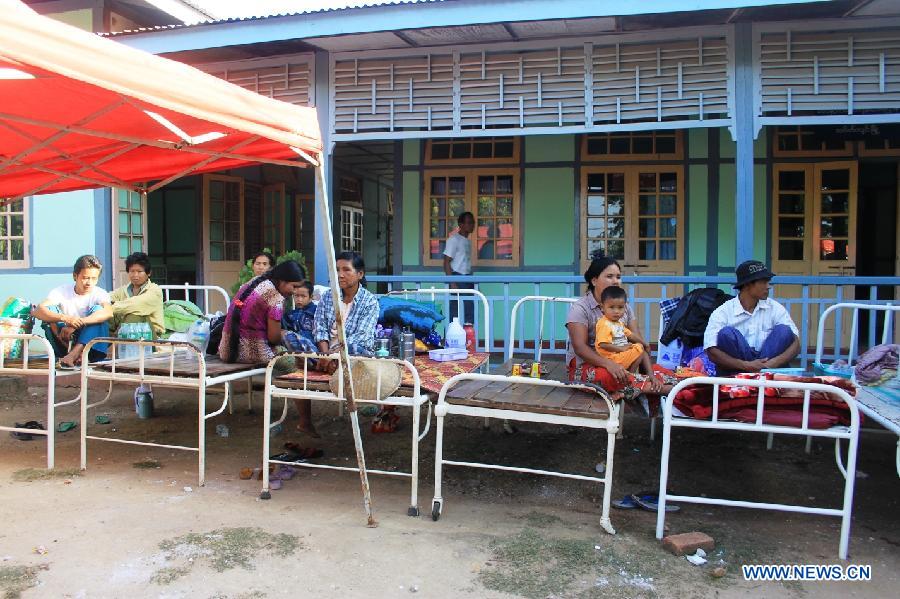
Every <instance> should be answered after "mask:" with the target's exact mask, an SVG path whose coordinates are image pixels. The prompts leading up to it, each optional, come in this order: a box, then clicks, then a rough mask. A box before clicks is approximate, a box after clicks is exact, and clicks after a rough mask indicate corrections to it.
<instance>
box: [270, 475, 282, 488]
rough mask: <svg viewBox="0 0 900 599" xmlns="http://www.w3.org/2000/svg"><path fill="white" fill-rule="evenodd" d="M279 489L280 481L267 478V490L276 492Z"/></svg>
mask: <svg viewBox="0 0 900 599" xmlns="http://www.w3.org/2000/svg"><path fill="white" fill-rule="evenodd" d="M280 488H281V480H280V479H277V478H269V490H270V491H277V490H278V489H280Z"/></svg>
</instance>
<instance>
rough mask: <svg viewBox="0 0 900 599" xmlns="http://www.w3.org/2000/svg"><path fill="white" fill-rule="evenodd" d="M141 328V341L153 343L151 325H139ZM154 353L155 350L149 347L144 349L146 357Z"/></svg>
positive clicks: (144, 323)
mask: <svg viewBox="0 0 900 599" xmlns="http://www.w3.org/2000/svg"><path fill="white" fill-rule="evenodd" d="M139 328H140V339H143V340H144V341H153V330H152V329H151V328H150V323H148V322H142V323H140V325H139ZM152 353H153V348H152V347H149V346H145V347H144V355H145V356H150V355H151V354H152Z"/></svg>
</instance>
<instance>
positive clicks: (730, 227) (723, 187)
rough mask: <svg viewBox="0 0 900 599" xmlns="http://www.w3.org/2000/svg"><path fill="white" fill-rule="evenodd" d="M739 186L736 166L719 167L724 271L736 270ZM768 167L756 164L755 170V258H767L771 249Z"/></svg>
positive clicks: (722, 262)
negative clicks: (769, 240)
mask: <svg viewBox="0 0 900 599" xmlns="http://www.w3.org/2000/svg"><path fill="white" fill-rule="evenodd" d="M736 186H737V181H736V175H735V168H734V164H722V165H720V166H719V245H718V258H719V259H718V263H719V264H718V265H719V267H722V268H734V267H735V257H734V256H735V254H734V250H735V248H734V238H735V229H736V222H735V212H734V211H735V205H734V195H735V189H736ZM766 189H767V182H766V166H765V165H764V164H757V165H755V167H754V169H753V237H754V239H753V257H754V258H755V259H757V260H763V261H765V259H766V249H767V247H768V238H767V233H768V227H769V215H768V211H767V209H766Z"/></svg>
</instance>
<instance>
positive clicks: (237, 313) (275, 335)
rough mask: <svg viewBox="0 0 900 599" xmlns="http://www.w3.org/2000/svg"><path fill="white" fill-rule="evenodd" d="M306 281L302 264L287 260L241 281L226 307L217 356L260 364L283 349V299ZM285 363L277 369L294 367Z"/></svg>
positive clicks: (234, 360) (225, 359)
mask: <svg viewBox="0 0 900 599" xmlns="http://www.w3.org/2000/svg"><path fill="white" fill-rule="evenodd" d="M305 280H306V271H305V270H304V269H303V267H302V266H300V265H299V264H297V263H296V262H294V261H293V260H288V261H286V262H282V263H281V264H279V265H278V266H276V267H275V268H273V269H271V270H268V271H266V272H265V273H264V274H262V275H259V276H257V277H254V278H252V279H250V280H249V281H248V282H246V283H244V285H242V286H241V288H240V289H239V290H238V292H237V295H235V296H234V299H233V300H232V301H231V305H230V306H228V314H227V315H226V316H225V326H224V327H223V328H222V341H221V342H220V343H219V357H220V358H221V359H222V360H223V361H225V362H239V363H242V364H260V363H264V362H268V361H269V360H271V359H272V358H274V357H275V356H276V355H277V354H279V353H281V352H283V351H284V349H283V347H281V318H282V316H283V313H282V312H283V307H284V299H285V298H286V297H290V296H291V295H292V294H293V293H294V289H296V288H297V287H299V286H300V285H302V284H303V282H304V281H305ZM287 366H289V365H288V364H284V365H279V368H280V369H281V370H287V371H290V370H293V369H292V368H289V367H287Z"/></svg>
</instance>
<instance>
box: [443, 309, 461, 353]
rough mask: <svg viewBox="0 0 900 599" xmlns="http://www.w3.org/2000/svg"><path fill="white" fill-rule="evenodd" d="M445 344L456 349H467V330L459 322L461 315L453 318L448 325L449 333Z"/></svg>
mask: <svg viewBox="0 0 900 599" xmlns="http://www.w3.org/2000/svg"><path fill="white" fill-rule="evenodd" d="M444 345H445V346H446V347H447V348H448V349H449V348H454V349H466V331H465V330H463V327H462V325H461V324H459V317H456V318H454V319H453V322H451V323H450V325H449V326H448V327H447V335H446V337H445V338H444Z"/></svg>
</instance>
